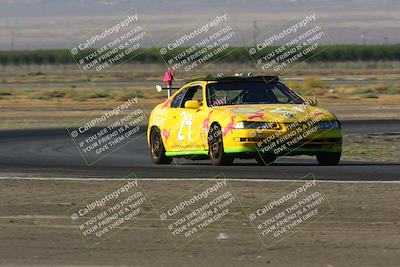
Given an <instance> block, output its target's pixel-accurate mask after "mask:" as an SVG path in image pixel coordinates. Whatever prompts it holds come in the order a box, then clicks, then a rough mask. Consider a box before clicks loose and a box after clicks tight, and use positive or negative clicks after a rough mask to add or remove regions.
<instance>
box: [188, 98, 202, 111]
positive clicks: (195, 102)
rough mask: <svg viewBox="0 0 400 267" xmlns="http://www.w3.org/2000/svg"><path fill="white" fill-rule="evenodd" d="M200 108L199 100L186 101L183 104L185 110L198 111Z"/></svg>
mask: <svg viewBox="0 0 400 267" xmlns="http://www.w3.org/2000/svg"><path fill="white" fill-rule="evenodd" d="M200 106H201V105H200V101H199V100H188V101H186V102H185V108H191V109H199V108H200Z"/></svg>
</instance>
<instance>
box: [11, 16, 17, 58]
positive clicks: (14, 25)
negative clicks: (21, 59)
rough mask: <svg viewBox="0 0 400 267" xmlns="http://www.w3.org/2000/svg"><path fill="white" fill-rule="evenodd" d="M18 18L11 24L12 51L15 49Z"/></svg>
mask: <svg viewBox="0 0 400 267" xmlns="http://www.w3.org/2000/svg"><path fill="white" fill-rule="evenodd" d="M16 20H17V19H16V18H14V20H13V22H12V26H11V51H14V49H15V28H16V26H17V22H16Z"/></svg>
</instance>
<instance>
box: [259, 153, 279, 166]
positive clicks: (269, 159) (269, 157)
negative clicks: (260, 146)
mask: <svg viewBox="0 0 400 267" xmlns="http://www.w3.org/2000/svg"><path fill="white" fill-rule="evenodd" d="M275 160H276V155H275V154H272V153H268V154H263V155H259V154H258V155H256V161H257V163H258V165H264V166H267V165H270V164H271V163H273V162H274V161H275Z"/></svg>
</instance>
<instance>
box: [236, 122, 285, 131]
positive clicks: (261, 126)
mask: <svg viewBox="0 0 400 267" xmlns="http://www.w3.org/2000/svg"><path fill="white" fill-rule="evenodd" d="M277 128H279V126H278V124H277V123H276V122H261V121H239V122H237V123H235V129H257V130H268V129H277Z"/></svg>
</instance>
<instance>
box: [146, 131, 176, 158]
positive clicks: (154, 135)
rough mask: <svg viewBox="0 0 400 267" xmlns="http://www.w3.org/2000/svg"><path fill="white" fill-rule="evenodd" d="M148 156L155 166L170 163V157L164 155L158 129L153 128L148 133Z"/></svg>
mask: <svg viewBox="0 0 400 267" xmlns="http://www.w3.org/2000/svg"><path fill="white" fill-rule="evenodd" d="M150 155H151V160H152V161H153V162H154V163H155V164H170V163H171V161H172V157H168V156H166V155H165V147H164V143H163V141H162V137H161V134H160V130H159V129H158V128H153V129H151V132H150Z"/></svg>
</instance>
